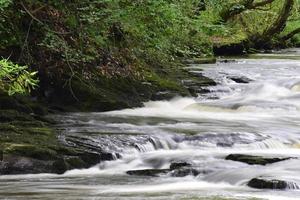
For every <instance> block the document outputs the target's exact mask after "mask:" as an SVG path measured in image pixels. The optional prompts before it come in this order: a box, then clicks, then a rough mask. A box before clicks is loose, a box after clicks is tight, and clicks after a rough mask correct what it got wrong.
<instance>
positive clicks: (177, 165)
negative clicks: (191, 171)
mask: <svg viewBox="0 0 300 200" xmlns="http://www.w3.org/2000/svg"><path fill="white" fill-rule="evenodd" d="M190 166H192V165H191V164H190V163H187V162H173V163H171V165H170V169H171V170H174V169H180V168H183V167H190Z"/></svg>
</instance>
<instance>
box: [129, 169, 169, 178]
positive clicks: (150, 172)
mask: <svg viewBox="0 0 300 200" xmlns="http://www.w3.org/2000/svg"><path fill="white" fill-rule="evenodd" d="M168 172H170V170H169V169H142V170H130V171H127V172H126V173H127V174H129V175H135V176H154V177H156V176H158V175H160V174H166V173H168Z"/></svg>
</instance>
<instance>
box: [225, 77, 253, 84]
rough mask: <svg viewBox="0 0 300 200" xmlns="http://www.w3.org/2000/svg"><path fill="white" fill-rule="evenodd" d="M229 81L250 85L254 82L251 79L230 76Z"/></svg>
mask: <svg viewBox="0 0 300 200" xmlns="http://www.w3.org/2000/svg"><path fill="white" fill-rule="evenodd" d="M228 78H229V79H231V80H233V81H234V82H236V83H250V82H251V81H253V80H252V79H250V78H247V77H244V76H240V77H239V76H230V77H228Z"/></svg>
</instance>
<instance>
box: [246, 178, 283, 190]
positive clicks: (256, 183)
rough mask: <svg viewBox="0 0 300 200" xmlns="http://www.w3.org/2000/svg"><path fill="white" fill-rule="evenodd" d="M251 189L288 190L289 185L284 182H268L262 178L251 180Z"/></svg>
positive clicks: (249, 183) (249, 184)
mask: <svg viewBox="0 0 300 200" xmlns="http://www.w3.org/2000/svg"><path fill="white" fill-rule="evenodd" d="M247 185H248V186H249V187H252V188H257V189H280V190H283V189H287V188H288V183H287V182H286V181H282V180H275V179H273V180H267V179H262V178H254V179H251V180H250V181H249V182H248V184H247Z"/></svg>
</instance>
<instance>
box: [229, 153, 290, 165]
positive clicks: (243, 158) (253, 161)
mask: <svg viewBox="0 0 300 200" xmlns="http://www.w3.org/2000/svg"><path fill="white" fill-rule="evenodd" d="M225 159H226V160H232V161H238V162H243V163H247V164H249V165H267V164H272V163H276V162H280V161H284V160H288V159H291V158H266V157H262V156H252V155H244V154H230V155H228V156H227V157H226V158H225Z"/></svg>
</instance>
